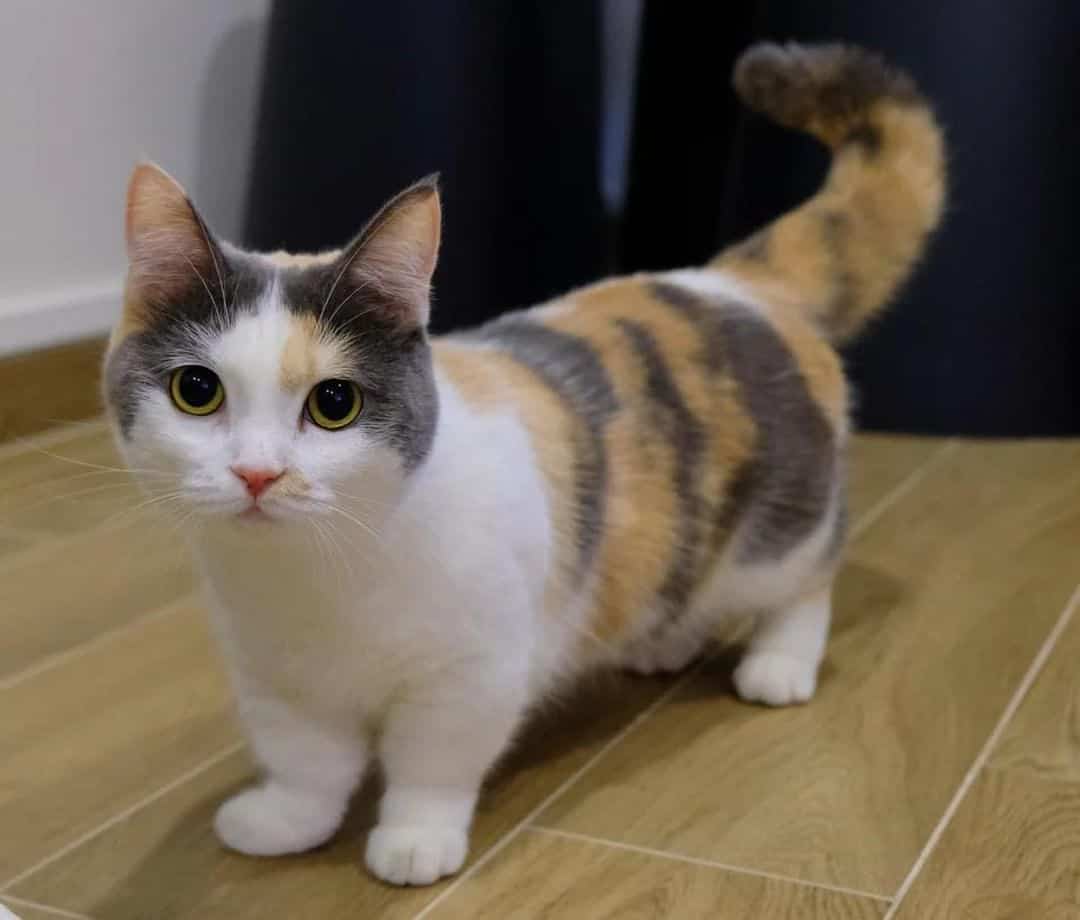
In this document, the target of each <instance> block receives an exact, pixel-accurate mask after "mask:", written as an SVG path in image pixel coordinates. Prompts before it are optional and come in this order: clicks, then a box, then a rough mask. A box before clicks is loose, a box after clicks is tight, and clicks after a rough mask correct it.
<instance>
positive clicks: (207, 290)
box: [179, 252, 224, 313]
mask: <svg viewBox="0 0 1080 920" xmlns="http://www.w3.org/2000/svg"><path fill="white" fill-rule="evenodd" d="M179 255H180V257H181V258H182V259H183V260H184V261H185V262H187V264H188V265H190V266H191V270H192V271H193V272H195V274H196V276H197V277H198V279H199V280H200V281H201V282H202V286H203V289H204V290H205V291H206V296H207V297H209V298H210V304H211V306H213V308H214V311H215V313H216V312H217V309H218V305H217V301H216V300H214V295H213V294H211V293H210V285H208V284H207V283H206V279H205V278H204V277H203V275H202V272H201V271H199V270H198V269H197V268H196V267H195V263H194V262H192V261H191V259H189V258H188V257H187V254H186V253H183V252H181V253H179ZM223 293H224V292H223Z"/></svg>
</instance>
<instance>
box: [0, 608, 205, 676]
mask: <svg viewBox="0 0 1080 920" xmlns="http://www.w3.org/2000/svg"><path fill="white" fill-rule="evenodd" d="M194 602H195V595H193V594H186V595H184V596H183V597H178V598H177V599H176V600H174V601H170V602H169V603H167V604H164V605H162V606H161V607H155V608H154V609H153V610H150V611H148V612H146V613H144V614H141V615H139V616H137V617H135V618H134V619H133V620H129V621H128V622H127V623H122V624H120V625H119V626H114V627H113V628H112V629H108V630H106V631H105V632H103V633H99V634H98V635H96V636H94V638H92V639H87V640H86V641H84V642H80V643H79V644H78V645H73V646H72V647H71V648H66V649H64V650H63V651H62V652H55V653H54V654H52V655H46V656H45V657H44V658H42V659H41V660H39V661H36V662H34V663H33V664H32V665H30V666H29V667H26V668H23V669H22V670H19V671H16V672H15V673H14V674H9V675H8V676H7V677H0V693H2V692H3V691H5V690H11V689H12V688H13V687H16V686H18V685H19V684H21V683H25V682H26V681H28V680H31V679H32V678H34V677H37V676H38V675H40V674H44V673H45V672H47V671H51V670H52V669H53V668H56V667H59V666H60V665H62V664H67V663H68V662H69V661H73V660H75V659H76V658H80V657H82V656H83V655H85V654H87V653H89V652H92V651H94V650H95V649H97V648H100V647H101V646H102V645H107V644H108V643H109V642H111V641H113V640H114V639H116V638H117V637H118V636H123V634H125V633H127V632H129V631H130V630H133V629H136V628H137V627H139V626H145V625H146V624H147V623H153V622H156V621H157V620H161V619H165V617H168V616H171V615H172V614H174V613H176V612H177V611H179V610H183V609H184V607H185V605H187V604H191V603H194Z"/></svg>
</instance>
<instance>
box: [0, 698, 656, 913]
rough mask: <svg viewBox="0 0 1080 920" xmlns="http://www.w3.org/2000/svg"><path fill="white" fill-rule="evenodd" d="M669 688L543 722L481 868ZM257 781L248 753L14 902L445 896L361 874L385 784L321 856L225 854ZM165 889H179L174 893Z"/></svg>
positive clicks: (480, 845)
mask: <svg viewBox="0 0 1080 920" xmlns="http://www.w3.org/2000/svg"><path fill="white" fill-rule="evenodd" d="M665 686H666V684H665V682H663V681H635V680H629V679H616V680H612V681H610V682H602V683H598V684H597V685H595V686H593V687H591V688H585V690H584V691H583V692H582V693H580V694H578V695H577V696H575V697H574V698H573V699H572V700H569V701H568V702H567V705H566V707H565V708H560V709H559V710H557V711H554V712H552V713H550V714H548V715H547V716H546V717H544V718H541V719H540V720H538V721H537V722H536V723H534V724H533V725H532V726H531V729H530V730H529V731H528V732H526V736H525V738H524V739H523V741H522V743H521V745H520V746H519V748H518V749H517V751H516V752H515V754H514V755H513V756H512V757H511V758H510V760H509V761H508V762H507V764H506V765H505V766H504V767H503V768H502V769H501V770H500V771H498V773H497V774H496V776H495V777H494V778H493V780H492V782H491V783H489V787H488V789H487V790H486V791H485V793H484V795H483V796H482V799H481V803H480V807H479V812H478V815H477V819H476V823H475V826H474V829H473V836H472V843H471V856H470V859H475V858H476V857H477V856H479V855H481V854H482V853H483V852H484V851H485V850H486V849H487V848H488V847H489V846H491V845H492V844H493V843H494V842H495V841H496V840H498V839H499V838H500V837H502V836H503V834H505V833H506V832H507V831H508V830H510V828H512V827H513V826H514V825H515V824H517V823H518V822H519V821H520V820H521V819H522V818H523V817H524V816H525V815H526V814H528V813H529V812H530V811H531V810H533V809H534V808H535V807H536V806H537V805H538V804H539V803H540V802H541V801H542V800H543V799H544V798H545V797H546V796H548V795H549V794H550V793H551V792H552V791H553V790H554V789H555V788H556V787H557V786H558V785H559V784H560V783H562V782H563V781H564V780H565V779H566V778H567V777H568V776H570V775H572V774H573V773H574V772H576V771H577V770H578V769H579V768H580V767H581V765H582V764H583V763H584V762H585V761H586V760H587V759H588V758H589V757H590V756H592V754H593V753H594V752H595V750H596V749H597V747H599V746H600V745H601V744H603V743H604V741H605V740H606V739H607V738H608V737H610V735H611V734H613V733H615V732H616V731H617V730H618V729H619V728H620V727H621V726H622V725H623V724H625V722H626V721H627V720H629V719H630V718H632V717H633V715H634V714H635V713H636V712H638V711H640V710H641V709H642V708H643V707H645V706H646V705H647V704H648V703H649V702H651V701H652V700H653V699H655V697H656V695H657V694H658V693H660V692H662V690H663V689H664V687H665ZM251 777H252V771H251V767H250V765H249V762H248V759H247V756H246V755H244V754H237V755H235V756H233V757H230V758H229V759H228V760H226V761H224V762H222V763H221V764H219V765H217V766H215V767H214V768H212V769H210V770H208V771H207V772H206V773H205V774H203V775H200V776H198V777H196V778H194V779H193V780H191V781H190V782H189V783H186V784H185V785H184V786H182V787H180V788H178V789H176V790H174V791H173V792H170V793H169V794H168V795H165V796H163V797H162V798H161V799H160V800H158V801H156V802H154V803H153V804H151V805H149V806H148V807H147V808H146V809H145V810H142V811H140V812H138V813H137V814H135V815H133V816H131V817H130V818H128V819H126V820H125V821H123V822H121V823H120V824H118V825H116V826H115V827H112V828H109V829H108V830H107V831H106V832H105V833H103V834H102V835H100V836H99V837H96V838H94V839H92V840H89V841H87V842H86V843H85V844H84V845H82V846H80V847H78V848H76V849H75V850H73V851H72V852H70V853H68V854H67V855H65V856H64V857H63V858H62V859H60V860H58V861H57V862H55V863H53V864H52V865H49V866H47V867H45V868H44V869H42V870H41V871H40V872H37V873H35V874H33V875H31V876H30V877H28V878H27V879H26V880H25V881H23V882H22V883H20V884H19V885H17V886H15V888H14V889H13V892H12V893H14V894H16V895H20V896H22V897H26V898H30V899H33V900H40V901H45V900H47V901H48V902H49V903H52V904H60V905H62V906H64V907H65V908H67V909H69V910H76V911H80V912H84V913H88V914H91V915H92V916H95V917H107V918H109V920H125V918H130V920H143V918H146V917H154V918H181V917H183V918H196V917H198V918H208V917H215V918H216V917H221V918H229V920H248V918H250V920H256V918H259V920H261V918H264V917H269V916H281V917H338V916H371V917H379V918H380V920H383V918H385V920H397V918H410V917H412V916H413V915H414V914H415V913H416V912H417V911H418V910H420V909H421V908H422V907H423V906H424V905H426V904H427V903H428V902H429V901H430V900H431V899H432V898H434V897H435V896H436V895H437V894H438V892H439V891H440V890H441V889H440V887H439V886H437V887H435V888H428V889H419V890H417V889H410V890H402V889H396V888H391V887H389V886H387V885H383V884H381V883H380V882H377V881H375V880H374V879H372V878H371V877H370V876H369V875H368V874H367V872H366V870H365V869H364V868H363V866H362V865H361V854H362V846H363V842H364V839H365V836H366V833H367V831H368V829H369V828H370V827H371V825H372V823H373V816H374V805H375V801H376V798H377V793H378V783H377V781H376V780H374V779H373V780H372V781H371V782H369V783H367V784H366V786H365V788H364V789H363V790H362V791H361V793H360V794H359V795H358V797H357V800H356V802H355V803H354V806H353V808H352V809H351V810H350V814H349V817H348V819H347V822H346V826H345V827H344V828H343V829H342V831H341V832H340V833H339V834H338V836H337V838H336V839H335V840H334V842H333V843H332V844H331V845H329V846H328V847H326V848H324V849H322V850H319V851H317V852H315V853H311V854H307V855H303V856H297V857H289V858H282V859H271V860H266V859H251V858H248V857H244V856H238V855H236V854H232V853H228V852H225V851H224V850H223V849H222V848H221V845H220V844H219V843H218V842H217V840H216V838H215V837H214V834H213V830H212V828H211V819H212V817H213V814H214V810H215V809H216V808H217V806H218V805H219V804H220V803H221V801H222V800H223V799H224V798H225V797H226V796H228V795H229V794H230V793H232V792H234V791H236V790H237V789H238V788H239V787H240V786H242V785H243V784H244V783H245V782H247V781H249V780H250V779H251ZM162 879H173V880H177V881H176V882H175V883H171V884H167V885H163V884H162Z"/></svg>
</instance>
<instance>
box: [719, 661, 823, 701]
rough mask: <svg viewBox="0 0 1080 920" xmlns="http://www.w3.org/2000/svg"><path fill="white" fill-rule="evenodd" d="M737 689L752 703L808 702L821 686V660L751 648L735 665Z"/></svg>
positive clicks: (743, 697)
mask: <svg viewBox="0 0 1080 920" xmlns="http://www.w3.org/2000/svg"><path fill="white" fill-rule="evenodd" d="M734 679H735V689H736V691H737V692H738V694H739V696H740V697H741V698H742V699H744V700H746V702H748V703H765V704H767V705H769V706H790V705H791V704H792V703H805V702H806V701H807V700H809V699H810V697H812V696H813V695H814V689H815V687H816V686H817V663H816V662H811V661H805V660H804V659H802V658H797V657H795V656H794V655H784V654H782V653H780V652H764V651H763V652H750V653H748V654H747V656H746V657H745V658H744V659H743V660H742V661H741V662H740V664H739V666H738V667H737V668H736V669H735V677H734Z"/></svg>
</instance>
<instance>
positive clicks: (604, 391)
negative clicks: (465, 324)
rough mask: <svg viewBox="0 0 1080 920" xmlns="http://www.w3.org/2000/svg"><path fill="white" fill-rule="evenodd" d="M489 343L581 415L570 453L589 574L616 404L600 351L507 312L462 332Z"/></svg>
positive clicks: (583, 569)
mask: <svg viewBox="0 0 1080 920" xmlns="http://www.w3.org/2000/svg"><path fill="white" fill-rule="evenodd" d="M466 338H468V339H471V340H473V341H482V342H488V343H490V344H493V345H496V346H498V347H499V348H500V349H502V350H504V351H505V352H506V353H507V354H508V355H510V357H511V358H513V359H514V360H515V361H517V362H519V363H520V364H523V365H524V366H525V367H527V368H529V369H530V370H531V371H532V372H533V373H535V374H536V375H537V377H539V378H540V380H541V381H542V382H543V383H544V385H545V386H547V387H548V388H549V389H550V390H551V391H552V392H554V393H555V394H556V395H557V396H558V397H559V399H560V400H561V401H562V402H563V404H564V405H565V406H566V407H567V408H568V409H569V410H570V411H571V412H572V413H573V414H574V415H575V416H576V417H577V418H578V419H580V420H581V422H582V425H583V428H584V432H583V436H582V437H580V438H579V439H577V443H576V444H575V445H574V447H575V456H574V492H575V505H576V510H577V521H576V524H577V549H578V572H577V574H578V577H579V578H582V579H583V578H584V577H585V575H586V574H587V573H588V571H589V569H590V567H591V565H592V563H593V560H594V558H595V556H596V550H597V547H598V546H599V543H600V538H601V536H602V535H603V532H604V518H605V512H606V506H607V492H608V463H609V460H608V453H607V445H606V444H605V442H604V430H605V428H606V426H607V423H608V421H609V420H610V419H611V418H612V417H613V416H614V415H615V413H616V411H617V410H618V407H619V404H618V400H617V399H616V396H615V390H614V387H613V386H612V385H611V380H610V378H609V377H608V373H607V370H606V369H605V368H604V365H603V363H602V362H601V360H600V357H599V355H597V354H596V352H595V351H594V350H593V348H592V346H591V345H590V344H589V343H588V342H587V341H585V340H584V339H582V338H579V337H578V336H574V335H570V334H568V333H565V332H559V331H558V330H555V329H551V328H549V327H547V326H544V325H541V324H540V323H538V322H536V321H535V320H533V319H530V318H529V317H528V316H527V315H526V314H520V313H512V314H509V315H507V316H504V317H502V318H500V319H497V320H495V321H494V322H492V323H489V324H488V325H486V326H482V327H481V328H479V329H477V330H475V331H474V332H470V333H467V334H466Z"/></svg>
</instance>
